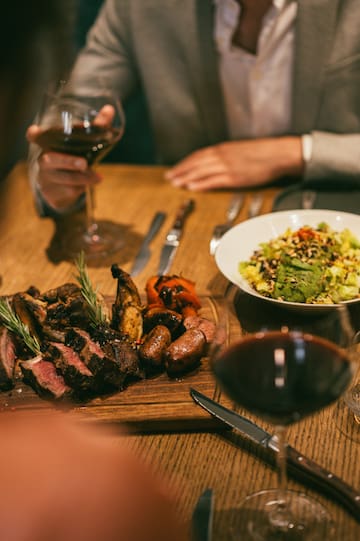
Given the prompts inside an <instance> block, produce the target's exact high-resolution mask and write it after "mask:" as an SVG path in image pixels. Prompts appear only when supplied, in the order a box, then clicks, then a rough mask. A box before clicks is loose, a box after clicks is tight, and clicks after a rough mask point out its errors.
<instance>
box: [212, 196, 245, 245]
mask: <svg viewBox="0 0 360 541" xmlns="http://www.w3.org/2000/svg"><path fill="white" fill-rule="evenodd" d="M243 203H244V196H243V194H241V193H237V194H235V195H234V196H233V197H232V198H231V200H230V203H229V206H228V209H227V211H226V222H225V223H223V224H219V225H216V226H215V227H214V229H213V234H212V237H211V240H210V254H211V255H214V254H215V252H216V248H217V247H218V244H219V242H220V239H221V237H222V236H223V234H224V233H226V231H228V230H229V229H230V227H231V226H232V225H233V223H234V221H235V218H236V216H237V215H238V214H239V212H240V210H241V207H242V206H243Z"/></svg>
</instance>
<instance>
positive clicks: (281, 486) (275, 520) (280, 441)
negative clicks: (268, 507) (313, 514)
mask: <svg viewBox="0 0 360 541" xmlns="http://www.w3.org/2000/svg"><path fill="white" fill-rule="evenodd" d="M285 433H286V430H285V427H284V426H277V427H276V430H275V437H276V441H277V445H278V449H279V452H278V453H277V454H276V461H277V472H278V488H277V491H278V497H277V506H276V507H275V508H274V510H273V511H271V513H270V522H271V523H272V525H273V526H274V527H275V528H277V529H284V530H287V528H288V525H289V523H290V522H291V516H290V514H289V513H290V511H289V509H288V506H287V503H286V489H287V473H286V470H287V465H286V446H287V443H286V434H285Z"/></svg>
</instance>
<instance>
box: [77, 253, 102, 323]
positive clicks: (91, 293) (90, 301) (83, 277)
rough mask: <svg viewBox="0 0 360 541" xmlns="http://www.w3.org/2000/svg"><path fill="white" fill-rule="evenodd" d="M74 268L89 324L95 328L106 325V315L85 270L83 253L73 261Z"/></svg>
mask: <svg viewBox="0 0 360 541" xmlns="http://www.w3.org/2000/svg"><path fill="white" fill-rule="evenodd" d="M75 266H76V268H77V271H78V273H79V274H78V276H76V279H77V281H78V282H79V284H80V287H81V294H82V296H83V298H84V299H85V301H86V303H87V305H88V313H89V317H90V321H91V324H92V325H93V326H94V327H96V326H97V325H101V324H104V323H106V321H107V319H106V314H105V313H104V310H103V306H102V304H101V302H100V301H99V299H98V294H97V291H98V290H97V289H94V288H93V286H92V284H91V281H90V278H89V274H88V272H87V269H86V265H85V256H84V252H81V253H80V254H79V256H78V258H77V259H76V260H75Z"/></svg>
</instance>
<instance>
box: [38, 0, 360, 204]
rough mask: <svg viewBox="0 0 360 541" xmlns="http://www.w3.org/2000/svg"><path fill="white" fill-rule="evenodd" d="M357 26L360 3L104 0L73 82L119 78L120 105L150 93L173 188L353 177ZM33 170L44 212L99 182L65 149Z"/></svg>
mask: <svg viewBox="0 0 360 541" xmlns="http://www.w3.org/2000/svg"><path fill="white" fill-rule="evenodd" d="M359 26H360V4H359V3H358V2H356V1H354V0H343V1H342V2H330V1H328V2H325V3H321V4H319V3H318V2H317V1H316V0H297V1H296V0H237V1H236V0H215V1H214V2H210V1H202V2H197V1H195V0H188V1H186V2H178V3H176V4H174V5H171V6H169V3H168V2H167V1H166V0H154V1H151V0H143V1H140V0H139V1H137V2H135V3H134V2H131V0H123V1H119V0H106V2H105V3H104V5H103V6H102V9H101V10H100V13H99V15H98V17H97V20H96V22H95V24H94V26H93V27H92V29H91V30H90V32H89V36H88V40H87V44H86V46H85V48H84V49H83V50H82V51H81V52H80V54H79V57H78V60H77V62H76V63H75V66H74V71H73V77H74V78H79V79H81V80H82V82H84V81H86V79H89V78H91V77H92V75H93V73H97V74H100V75H101V74H102V75H104V76H109V75H110V76H111V77H112V78H113V81H114V85H115V86H116V88H117V89H118V93H119V96H120V97H121V98H122V100H126V98H127V97H128V96H130V95H131V94H132V93H133V92H134V91H135V90H137V89H138V88H141V89H142V91H143V92H144V95H145V97H146V102H147V106H148V111H149V115H150V120H151V124H152V131H153V136H154V141H155V146H156V152H157V161H158V163H159V164H167V165H169V166H170V168H169V169H168V171H167V172H166V175H165V176H166V179H167V180H168V181H169V182H171V183H172V184H173V185H174V186H177V187H180V188H187V189H190V190H197V191H200V190H209V189H218V188H249V187H250V188H251V187H257V186H262V185H266V184H270V183H274V182H276V181H278V180H279V179H283V178H284V177H286V178H288V179H299V177H300V178H303V179H305V180H308V179H325V180H327V179H334V180H340V181H341V179H343V178H350V179H354V178H358V177H359V175H360V157H359V149H360V134H359V131H360V100H359V99H358V92H359V86H360V61H359V59H360V34H359V32H358V31H357V29H358V28H359ZM36 129H37V128H36V127H35V126H32V127H30V129H29V131H28V138H29V140H30V141H31V140H33V138H34V135H35V134H36ZM138 130H139V131H140V130H141V125H139V126H138ZM120 144H121V143H120ZM36 165H37V167H36V172H35V168H34V170H33V173H32V182H33V185H34V188H35V191H36V197H37V199H38V204H39V209H40V211H41V210H42V208H41V207H42V203H43V202H46V204H47V207H48V208H50V209H52V210H53V211H54V212H56V211H66V209H67V208H68V207H71V206H72V205H74V203H75V201H76V200H77V198H78V196H79V193H78V189H79V186H81V190H82V191H85V187H86V185H87V184H95V183H98V182H100V181H101V177H100V176H99V175H98V174H97V173H96V172H94V171H91V172H89V170H88V169H87V164H86V162H85V160H81V159H78V158H74V157H71V156H67V155H61V154H57V153H50V152H49V153H46V154H43V155H42V156H40V159H39V160H38V162H37V164H36Z"/></svg>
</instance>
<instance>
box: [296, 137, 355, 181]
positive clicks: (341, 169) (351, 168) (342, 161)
mask: <svg viewBox="0 0 360 541" xmlns="http://www.w3.org/2000/svg"><path fill="white" fill-rule="evenodd" d="M312 141H313V146H312V156H311V159H310V160H309V161H308V162H307V164H306V168H305V174H304V180H310V179H325V181H326V180H327V179H330V178H331V179H333V180H339V181H340V182H341V180H344V179H351V180H357V181H358V182H359V184H360V134H359V133H351V134H336V133H330V132H322V131H314V132H313V133H312Z"/></svg>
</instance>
